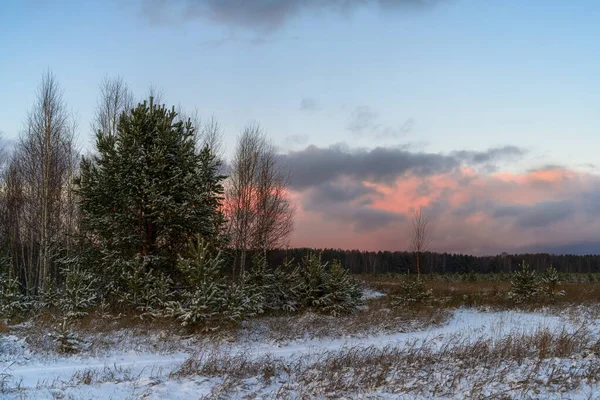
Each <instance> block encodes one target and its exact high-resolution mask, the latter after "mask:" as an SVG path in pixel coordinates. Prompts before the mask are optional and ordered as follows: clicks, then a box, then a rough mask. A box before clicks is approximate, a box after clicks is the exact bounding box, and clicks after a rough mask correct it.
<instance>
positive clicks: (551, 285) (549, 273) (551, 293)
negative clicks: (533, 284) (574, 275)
mask: <svg viewBox="0 0 600 400" xmlns="http://www.w3.org/2000/svg"><path fill="white" fill-rule="evenodd" d="M560 284H561V281H560V277H559V275H558V271H557V270H556V268H554V267H553V266H550V267H548V268H547V269H546V271H545V272H544V275H543V276H542V288H541V289H542V292H543V294H544V295H545V296H547V297H548V298H550V299H551V300H553V299H556V298H557V297H563V296H564V295H565V294H566V293H565V291H564V290H558V286H559V285H560Z"/></svg>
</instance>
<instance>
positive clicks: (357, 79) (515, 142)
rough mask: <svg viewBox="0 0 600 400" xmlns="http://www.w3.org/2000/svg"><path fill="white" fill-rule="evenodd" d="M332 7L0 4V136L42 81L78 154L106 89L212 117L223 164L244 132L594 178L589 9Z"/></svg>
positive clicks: (206, 2)
mask: <svg viewBox="0 0 600 400" xmlns="http://www.w3.org/2000/svg"><path fill="white" fill-rule="evenodd" d="M250 3H252V5H248V4H250ZM341 3H343V2H342V1H341V0H332V1H331V2H329V3H328V2H323V1H321V0H306V1H304V2H299V1H298V0H289V1H288V2H286V1H283V0H282V1H271V2H269V1H266V0H256V1H252V2H250V1H248V2H243V1H240V0H222V2H221V3H220V5H219V4H217V3H215V0H173V1H169V2H166V1H162V0H131V1H116V0H107V1H92V0H79V1H56V2H46V1H41V0H21V1H18V0H4V1H3V2H2V4H1V5H0V54H1V57H0V60H1V61H0V65H1V67H0V71H1V73H0V93H1V96H0V131H3V132H4V137H5V138H8V139H11V138H15V137H16V136H17V135H18V133H19V131H20V130H21V128H22V121H23V120H24V118H25V115H26V112H27V110H28V109H29V108H30V107H31V105H32V103H33V101H34V98H35V90H36V87H37V85H38V83H39V80H40V78H41V76H42V73H43V72H44V71H46V69H47V68H50V69H51V70H52V71H53V73H54V74H55V75H56V77H57V78H58V81H59V83H60V84H61V86H62V87H63V89H64V92H65V100H66V101H67V103H68V104H69V106H70V107H71V108H72V109H73V112H74V113H75V114H76V115H77V117H78V121H79V127H80V138H81V142H82V143H83V144H84V145H87V146H89V144H90V143H91V139H90V138H91V132H90V129H89V125H90V120H91V118H92V115H93V110H94V107H95V104H96V100H97V96H98V84H99V83H100V81H101V79H102V78H103V77H104V76H109V77H111V76H117V75H118V76H121V77H122V78H123V79H124V80H125V82H127V84H128V85H129V86H130V88H131V89H132V90H133V92H134V93H135V94H136V95H137V96H138V97H139V98H141V97H142V96H143V95H144V94H145V93H146V91H147V89H148V87H149V86H150V85H151V84H152V85H155V86H156V87H158V88H159V89H161V90H162V91H163V92H164V96H165V100H166V102H167V103H169V104H175V105H178V104H180V105H182V106H183V107H184V108H188V109H192V108H197V109H198V111H199V112H200V114H201V115H204V116H210V115H213V114H214V116H216V117H217V119H218V120H219V121H220V122H221V124H222V126H223V128H224V132H225V145H226V148H227V149H228V151H231V150H232V149H233V146H234V143H235V138H236V136H237V135H238V133H239V132H240V131H241V129H242V128H243V126H244V125H245V124H247V123H248V122H251V121H258V122H259V123H260V124H261V125H262V126H263V128H264V129H265V130H266V131H267V133H268V134H269V136H270V137H271V138H272V139H273V140H274V141H275V143H276V144H278V145H279V146H280V147H281V150H282V151H283V152H286V151H289V150H296V151H302V150H303V149H304V148H305V147H306V146H308V145H314V146H317V147H318V148H327V147H328V146H331V145H334V144H340V143H341V144H343V145H342V146H345V147H347V148H350V149H357V148H366V149H372V148H374V147H377V146H380V147H385V148H396V149H397V148H402V149H409V150H410V151H412V152H427V153H435V154H450V153H452V152H454V151H460V150H468V151H482V152H483V151H486V150H487V149H490V148H495V147H500V146H516V147H518V148H521V149H523V150H524V151H525V152H526V153H527V156H526V157H519V158H518V159H517V160H512V161H507V162H504V163H503V164H499V165H494V169H496V170H497V169H498V168H499V169H501V170H502V171H505V172H511V173H519V172H524V171H526V170H529V169H533V168H544V166H547V165H549V164H557V165H560V166H561V167H562V168H564V169H569V170H574V171H580V172H581V171H584V172H585V173H591V174H595V173H596V169H595V166H593V164H595V163H596V162H597V159H598V156H597V152H598V151H597V149H598V148H600V135H599V134H598V133H599V128H600V110H599V104H600V79H598V71H600V46H599V45H598V38H599V37H600V24H598V21H600V2H597V1H592V0H589V1H583V0H580V1H577V2H571V1H566V0H563V1H551V0H547V1H538V0H534V1H527V2H525V1H513V0H507V1H491V0H489V1H486V0H447V1H445V0H439V1H434V2H432V1H427V0H424V1H422V3H426V4H425V5H421V6H419V5H415V3H419V1H418V0H373V1H365V2H360V1H358V0H350V1H347V2H346V4H347V7H346V8H344V7H341V6H340V7H338V6H333V5H332V4H337V5H339V4H341ZM409 3H410V4H409ZM215 4H217V5H215ZM323 4H329V5H326V6H324V5H323ZM278 13H279V14H278Z"/></svg>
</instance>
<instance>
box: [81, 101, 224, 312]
mask: <svg viewBox="0 0 600 400" xmlns="http://www.w3.org/2000/svg"><path fill="white" fill-rule="evenodd" d="M176 117H177V114H176V113H175V111H173V110H170V111H169V110H167V109H166V108H165V107H164V106H157V105H155V104H153V101H152V98H150V101H149V102H146V101H145V102H143V103H141V104H139V105H138V106H137V107H136V108H134V109H133V110H131V112H129V113H123V114H122V115H121V117H120V119H119V124H118V130H117V134H116V135H112V134H107V133H104V132H101V131H99V132H98V133H97V135H96V150H97V154H95V155H94V156H92V157H91V158H83V159H82V161H81V174H80V177H79V179H78V194H79V197H80V202H79V205H80V209H81V213H82V222H81V226H82V229H83V231H84V232H85V234H86V236H87V239H88V242H89V243H90V244H92V245H93V246H94V247H95V248H96V249H98V252H99V253H101V254H100V259H102V264H101V265H102V268H104V269H105V271H104V275H105V276H120V275H121V269H122V268H125V269H128V270H129V271H130V272H129V275H127V276H125V277H124V278H125V279H124V281H126V282H128V281H131V279H133V280H135V279H137V278H138V277H142V276H144V275H147V274H154V275H156V276H160V274H161V273H165V274H166V275H168V276H173V275H174V274H175V273H176V272H177V271H176V268H175V265H176V263H177V256H178V253H179V252H180V251H182V250H183V249H184V246H185V245H186V243H187V241H188V240H189V238H191V237H194V236H195V235H196V234H201V235H202V236H203V237H205V238H209V239H210V240H213V241H214V242H216V243H222V242H223V235H222V226H223V223H224V217H223V214H222V213H221V211H220V204H221V201H222V194H223V186H222V181H223V179H224V176H222V175H219V173H218V169H219V166H220V163H219V161H218V160H217V159H216V157H215V156H214V155H213V154H212V153H211V151H210V149H209V148H208V147H204V148H203V149H200V150H199V149H197V148H196V142H197V141H196V134H195V129H194V127H192V125H191V123H190V122H189V121H188V122H182V121H178V120H177V118H176ZM136 257H137V258H136ZM142 259H143V261H140V260H142ZM140 265H143V267H141V266H140ZM161 279H162V278H161ZM142 280H143V279H142ZM149 281H151V278H150V277H148V279H146V280H145V281H144V282H149ZM143 284H145V283H143ZM133 288H135V285H134V286H133ZM130 289H132V287H128V286H127V284H126V285H125V286H124V287H116V288H114V290H116V291H118V292H124V291H128V290H130ZM133 303H134V304H139V301H138V299H137V298H136V299H134V300H133Z"/></svg>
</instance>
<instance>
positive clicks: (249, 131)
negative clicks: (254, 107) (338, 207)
mask: <svg viewBox="0 0 600 400" xmlns="http://www.w3.org/2000/svg"><path fill="white" fill-rule="evenodd" d="M228 172H229V180H228V186H227V190H226V199H227V201H226V211H227V219H228V221H229V233H230V237H231V244H232V246H233V248H234V249H235V250H237V251H238V252H239V257H238V258H236V261H235V264H234V273H235V270H236V269H237V268H239V273H240V274H243V273H244V271H245V268H246V256H247V252H248V251H249V250H260V251H262V252H263V253H266V251H267V250H269V249H274V248H279V247H283V246H285V245H286V244H287V241H288V239H289V236H290V234H291V232H292V230H293V217H294V213H295V209H294V207H293V205H292V203H291V201H290V198H289V193H288V186H289V172H288V171H286V170H285V169H284V168H283V166H282V165H281V164H280V162H279V158H278V156H277V152H276V149H275V147H274V146H273V145H272V144H271V143H269V142H268V140H267V139H266V136H265V135H264V133H263V132H262V130H261V128H260V126H259V125H258V124H253V125H248V126H247V127H246V128H245V129H244V131H243V132H242V134H241V136H240V137H239V139H238V142H237V147H236V150H235V154H234V157H233V159H232V161H231V164H230V168H229V171H228Z"/></svg>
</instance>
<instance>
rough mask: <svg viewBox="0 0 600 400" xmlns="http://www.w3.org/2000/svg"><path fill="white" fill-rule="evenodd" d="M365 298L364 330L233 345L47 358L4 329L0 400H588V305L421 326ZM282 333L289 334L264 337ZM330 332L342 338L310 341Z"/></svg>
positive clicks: (175, 334) (235, 340)
mask: <svg viewBox="0 0 600 400" xmlns="http://www.w3.org/2000/svg"><path fill="white" fill-rule="evenodd" d="M368 297H369V299H368V300H367V305H366V306H365V307H364V308H363V309H362V310H361V313H362V314H364V315H372V316H373V321H375V322H376V323H375V322H374V327H373V328H372V329H366V328H364V327H363V329H355V330H353V329H350V328H351V327H350V326H349V325H350V324H357V320H353V319H343V318H342V319H335V318H326V317H322V316H317V315H310V314H305V315H303V316H300V317H298V316H297V317H294V318H292V319H282V318H278V317H266V318H260V319H255V320H252V321H251V322H248V323H245V324H243V326H242V327H241V328H240V329H239V330H238V331H237V333H235V334H223V335H198V334H196V335H186V334H183V333H182V332H179V331H174V330H171V329H167V328H165V329H161V328H160V327H159V326H157V327H155V328H152V329H146V330H140V329H139V328H137V327H136V328H131V327H130V328H127V327H123V328H119V329H112V330H109V331H106V332H99V331H86V332H81V333H80V338H81V339H82V341H83V342H84V343H87V347H86V348H85V349H84V350H83V351H81V352H80V353H78V354H76V355H59V354H57V353H56V352H55V351H53V350H52V347H51V345H50V344H48V342H49V339H47V338H46V336H47V335H41V336H40V337H37V338H35V340H34V339H33V336H32V334H31V332H33V331H34V327H33V326H32V323H31V322H26V323H23V324H20V325H13V326H10V327H8V328H6V329H4V332H3V333H1V334H0V365H2V367H1V368H2V369H1V370H0V374H1V375H0V385H1V389H2V392H1V395H2V396H4V397H6V398H16V399H21V398H22V399H47V398H65V399H71V398H72V399H95V398H106V399H109V398H112V399H138V398H144V399H164V398H169V399H186V400H189V399H195V398H224V399H225V398H233V399H275V398H281V399H301V398H373V399H376V398H381V399H403V398H406V399H413V398H417V399H430V398H439V399H446V398H477V399H479V398H495V399H521V398H523V399H528V398H540V399H541V398H544V399H548V398H549V399H552V398H556V399H562V398H568V399H593V398H598V397H599V393H600V385H599V383H598V377H600V331H599V329H598V328H599V324H600V312H599V309H598V307H597V306H596V305H595V304H594V303H590V304H587V305H563V306H561V307H541V308H539V309H536V310H528V311H523V310H516V309H504V310H498V309H495V310H492V309H486V308H483V307H479V308H467V307H460V308H456V309H454V308H453V309H444V310H442V309H439V310H438V309H436V308H435V306H433V307H432V308H431V309H430V310H429V311H428V313H429V314H427V313H426V314H424V315H429V316H431V315H434V314H436V313H438V314H443V315H445V316H444V317H440V319H439V320H438V321H437V322H436V323H433V324H431V323H430V324H424V323H422V321H421V322H419V321H417V320H418V316H417V317H415V319H414V320H413V319H410V318H406V319H397V318H394V313H393V312H392V311H391V310H389V309H388V308H386V305H387V303H386V302H385V297H381V296H379V295H378V294H377V292H374V291H369V292H368ZM444 313H445V314H444ZM386 314H387V315H388V316H389V318H388V320H389V321H391V323H388V324H387V325H385V324H384V325H382V324H381V323H380V322H381V321H382V320H384V319H385V318H384V317H381V316H380V317H376V316H375V315H386ZM285 321H287V324H289V325H290V327H288V329H290V331H289V332H278V333H277V334H274V332H275V331H276V329H275V327H276V326H279V327H281V326H283V325H285V323H284V322H285ZM336 321H337V322H338V324H340V323H341V324H347V325H348V328H349V329H344V327H338V329H337V330H336V329H333V328H331V329H329V330H327V329H321V330H320V329H319V327H322V326H327V324H328V323H330V324H331V323H335V322H336ZM100 323H103V321H100ZM294 323H296V324H297V326H298V330H297V331H295V330H294V329H293V326H294ZM150 325H152V324H150ZM304 325H306V326H305V327H303V326H304ZM310 326H314V328H315V329H314V331H315V334H314V335H313V334H311V331H310V329H309V328H307V327H310ZM345 331H347V332H349V333H347V334H344V332H345Z"/></svg>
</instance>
